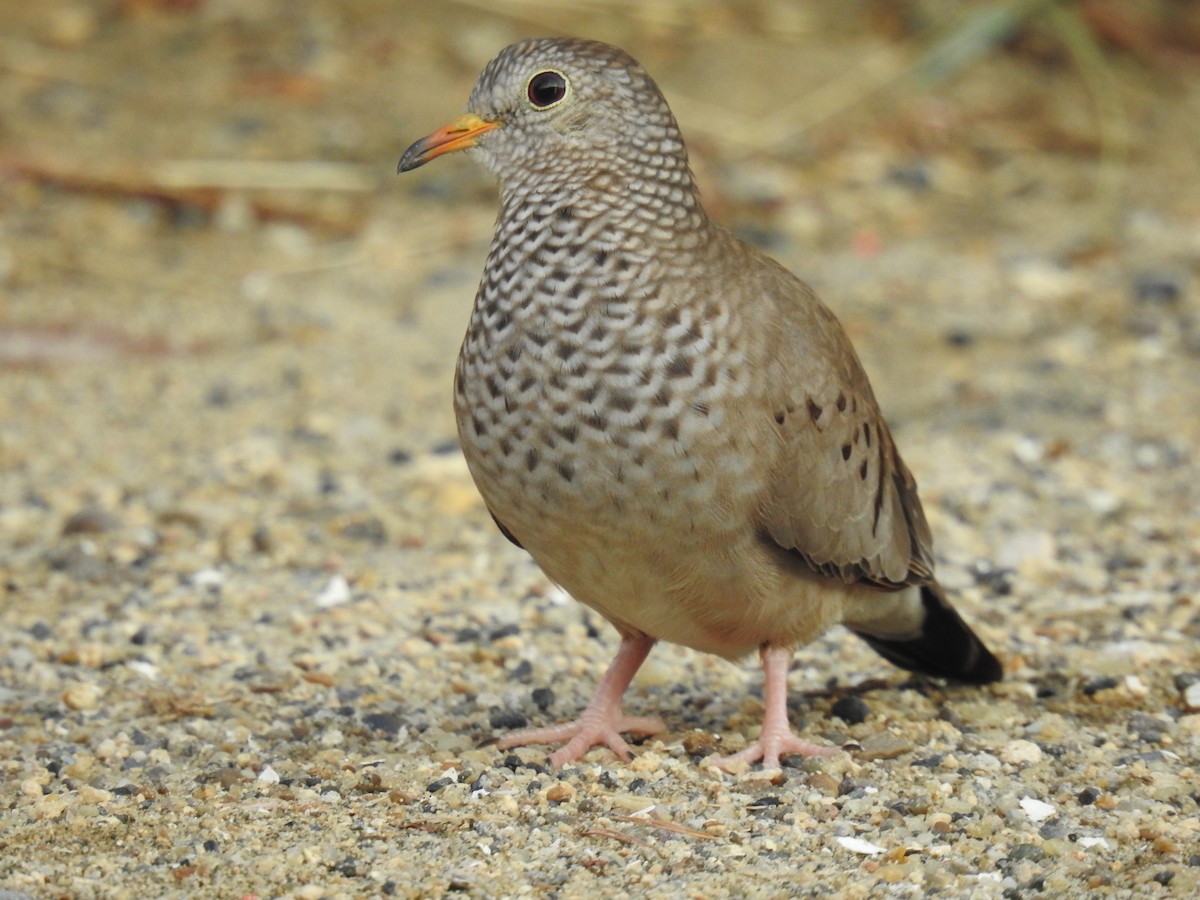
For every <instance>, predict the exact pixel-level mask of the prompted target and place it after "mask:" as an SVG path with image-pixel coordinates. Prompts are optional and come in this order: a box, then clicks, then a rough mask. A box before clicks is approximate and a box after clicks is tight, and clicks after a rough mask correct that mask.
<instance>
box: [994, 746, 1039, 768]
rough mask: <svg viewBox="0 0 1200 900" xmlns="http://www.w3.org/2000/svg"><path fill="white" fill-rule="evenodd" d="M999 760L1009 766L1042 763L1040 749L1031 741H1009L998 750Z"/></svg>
mask: <svg viewBox="0 0 1200 900" xmlns="http://www.w3.org/2000/svg"><path fill="white" fill-rule="evenodd" d="M1000 759H1001V761H1002V762H1006V763H1008V764H1009V765H1010V766H1032V765H1034V764H1035V763H1039V762H1041V761H1042V748H1041V747H1039V746H1038V745H1037V744H1035V743H1034V742H1033V741H1025V740H1017V741H1009V742H1008V743H1007V744H1005V745H1004V746H1003V747H1001V748H1000Z"/></svg>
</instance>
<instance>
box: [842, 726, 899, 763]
mask: <svg viewBox="0 0 1200 900" xmlns="http://www.w3.org/2000/svg"><path fill="white" fill-rule="evenodd" d="M860 748H861V749H859V750H857V751H856V752H855V756H857V757H858V758H860V759H863V760H878V759H895V758H896V757H897V756H901V755H903V754H905V753H908V752H909V751H910V750H912V749H913V743H912V740H911V739H909V738H907V737H905V736H903V735H898V734H892V733H891V732H890V731H881V732H876V733H875V734H871V735H868V736H867V737H866V738H864V739H863V740H862V741H861V742H860Z"/></svg>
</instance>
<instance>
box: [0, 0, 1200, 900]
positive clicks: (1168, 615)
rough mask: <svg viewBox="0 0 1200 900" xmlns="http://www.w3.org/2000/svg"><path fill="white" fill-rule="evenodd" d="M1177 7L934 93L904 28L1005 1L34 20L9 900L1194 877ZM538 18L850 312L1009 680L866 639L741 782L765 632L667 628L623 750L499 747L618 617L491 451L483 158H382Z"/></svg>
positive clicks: (2, 317)
mask: <svg viewBox="0 0 1200 900" xmlns="http://www.w3.org/2000/svg"><path fill="white" fill-rule="evenodd" d="M1167 5H1172V4H1167ZM1109 6H1112V4H1109ZM1174 6H1176V7H1178V15H1179V16H1180V17H1181V18H1180V19H1179V24H1178V27H1177V28H1176V27H1173V28H1171V29H1169V38H1170V39H1169V40H1168V39H1167V38H1163V37H1161V36H1158V37H1156V38H1155V39H1154V40H1153V41H1151V42H1150V43H1149V44H1145V42H1143V44H1142V45H1136V46H1133V47H1132V49H1131V48H1130V46H1117V44H1120V43H1121V42H1120V41H1116V40H1115V37H1114V36H1119V34H1120V33H1123V32H1120V30H1119V29H1118V30H1117V31H1116V32H1112V31H1111V29H1110V31H1109V32H1106V31H1105V30H1104V28H1102V27H1101V25H1102V24H1103V20H1102V18H1096V16H1097V15H1098V14H1097V13H1096V9H1100V10H1101V12H1103V9H1104V4H1098V3H1093V4H1090V5H1088V8H1089V9H1090V10H1091V15H1092V16H1093V18H1092V19H1090V20H1084V19H1070V18H1069V17H1068V19H1067V20H1063V19H1061V18H1060V19H1059V20H1057V21H1051V20H1049V19H1044V20H1041V21H1039V22H1037V23H1035V24H1034V25H1032V26H1030V28H1029V29H1027V31H1026V32H1025V33H1024V35H1023V37H1022V38H1021V39H1020V40H1019V41H1016V42H1014V43H1011V44H1010V45H1009V46H1007V47H1005V48H1001V49H997V50H995V51H994V52H991V53H986V54H983V55H982V56H980V57H979V58H977V59H974V60H973V61H971V62H970V63H969V64H967V65H966V66H965V67H964V68H962V69H961V70H959V71H957V73H955V74H953V75H950V74H946V75H945V76H944V77H940V78H936V79H933V80H929V79H924V80H923V79H921V78H915V77H906V73H908V74H909V75H911V73H913V71H914V68H915V70H916V71H917V72H918V73H920V72H925V73H928V72H934V73H938V72H943V71H944V70H943V69H939V68H938V67H937V66H935V65H933V63H931V62H930V57H928V56H924V55H923V54H924V53H925V52H926V50H927V48H929V47H930V46H933V45H934V44H935V43H936V34H930V33H927V32H919V33H918V32H916V31H914V29H915V28H916V27H917V26H919V25H921V24H922V23H925V22H928V23H941V27H942V28H943V29H945V28H947V27H948V24H947V23H954V22H961V21H964V20H963V19H962V18H961V17H962V16H963V15H965V14H966V13H968V12H969V11H970V10H972V9H978V8H979V7H978V6H977V5H976V6H967V5H963V4H958V3H937V4H933V3H931V4H928V5H926V4H915V5H912V6H905V7H902V6H901V5H900V4H894V5H893V4H888V3H874V4H867V3H862V4H858V3H852V4H842V5H838V11H837V12H824V13H822V12H819V10H820V9H821V5H820V4H815V3H813V4H794V3H785V2H782V0H780V2H774V3H771V2H746V3H740V4H734V5H725V4H707V5H699V4H688V3H683V2H680V3H672V4H655V5H653V6H652V7H647V8H646V9H645V10H643V11H642V12H641V13H638V14H637V15H634V16H632V17H631V15H630V14H629V12H628V9H627V8H626V7H625V6H624V5H621V4H616V3H604V4H595V5H594V6H592V7H585V8H582V9H578V8H575V9H561V8H557V7H555V6H552V5H550V4H545V3H539V2H533V0H530V2H522V3H517V2H509V3H505V4H501V6H500V7H487V6H485V5H484V4H475V3H465V2H464V3H447V4H436V5H435V4H416V3H410V2H387V3H385V2H383V0H373V2H366V0H364V2H358V3H355V4H351V5H340V4H334V3H332V2H326V0H314V2H308V3H303V4H287V3H284V2H282V0H253V2H244V3H234V2H218V0H209V2H203V0H201V2H195V3H166V2H154V0H143V2H138V0H130V2H123V3H91V4H89V3H54V4H41V5H37V4H24V3H21V4H18V3H15V2H3V3H0V18H3V20H4V21H5V23H6V24H5V28H4V30H3V34H0V185H2V190H0V598H2V599H0V898H3V900H17V898H25V897H35V898H41V897H139V898H140V897H168V896H214V897H217V896H219V897H241V896H258V897H282V896H289V897H300V898H321V897H331V898H332V897H339V898H340V897H363V896H402V897H428V896H440V895H443V894H447V893H451V892H455V893H460V894H465V895H466V896H477V897H498V896H547V897H577V896H606V895H616V894H627V893H633V892H636V893H637V894H638V895H641V896H649V897H676V896H678V897H720V896H740V897H788V896H818V895H820V896H838V897H872V896H901V897H910V896H932V895H937V896H947V897H966V896H971V897H1001V896H1003V897H1024V896H1035V895H1038V894H1039V893H1041V894H1043V895H1051V894H1052V895H1055V896H1126V897H1132V896H1138V897H1141V896H1146V895H1151V896H1157V895H1162V896H1178V897H1186V896H1195V895H1196V893H1197V892H1198V891H1200V805H1198V804H1200V783H1198V781H1197V777H1196V766H1197V763H1198V757H1200V651H1198V650H1197V638H1198V636H1200V522H1198V518H1197V515H1196V511H1197V509H1198V508H1200V486H1198V485H1200V477H1198V476H1200V467H1198V465H1197V455H1196V454H1197V451H1196V447H1197V445H1198V442H1200V415H1198V414H1197V407H1198V405H1200V301H1198V300H1197V273H1200V178H1198V177H1197V176H1198V174H1200V167H1198V166H1197V165H1196V157H1195V148H1196V147H1197V146H1200V133H1198V132H1200V126H1198V123H1200V77H1198V76H1200V57H1198V56H1197V55H1196V53H1195V49H1194V48H1195V47H1196V46H1197V45H1198V44H1200V42H1197V41H1195V40H1194V38H1195V32H1192V31H1188V30H1187V29H1188V27H1192V26H1191V25H1189V24H1188V22H1190V21H1191V20H1186V19H1185V18H1184V16H1185V13H1186V12H1187V8H1186V7H1185V6H1184V5H1182V4H1174ZM347 7H352V8H347ZM1148 7H1154V8H1157V7H1156V6H1155V4H1143V5H1142V7H1141V8H1143V9H1145V8H1148ZM435 10H436V11H437V14H436V15H435V14H433V13H434V11H435ZM905 10H907V13H905V15H901V13H902V12H904V11H905ZM618 13H620V15H618ZM906 16H907V17H906ZM1085 22H1088V23H1090V24H1087V25H1085V26H1083V27H1082V31H1081V30H1080V26H1081V23H1085ZM1071 23H1074V26H1072V24H1071ZM1185 26H1186V27H1185ZM1089 29H1090V30H1089ZM542 33H576V34H585V35H588V36H592V37H598V38H602V39H607V40H610V41H612V42H615V43H620V44H622V45H623V46H625V47H626V48H627V49H629V50H630V51H631V52H633V53H634V55H636V56H638V57H639V58H641V59H642V61H643V62H644V63H645V64H646V65H647V67H648V68H650V70H651V71H652V72H653V73H654V74H655V75H656V76H657V78H658V79H659V81H660V83H661V85H662V87H663V89H664V91H665V93H666V94H667V96H668V98H669V99H670V100H671V102H672V103H673V105H674V108H675V110H676V112H677V114H678V117H679V119H680V121H681V124H682V126H683V128H684V131H685V134H686V135H687V136H688V137H689V139H690V146H691V149H692V154H693V161H694V165H695V168H696V170H697V174H698V177H699V178H700V180H701V183H702V186H703V190H704V193H705V196H706V198H707V201H708V204H709V206H710V208H711V209H712V210H713V211H714V213H715V214H716V215H718V216H719V217H720V218H721V219H722V220H724V221H725V222H727V223H728V224H730V225H731V226H732V227H734V228H735V229H737V230H738V231H739V232H740V233H741V234H743V236H745V237H747V238H748V239H751V240H754V241H756V242H758V243H760V244H762V245H764V246H765V247H767V249H768V250H769V251H770V252H771V253H773V254H774V255H775V256H777V257H778V258H779V259H781V260H782V261H783V262H785V263H786V264H787V265H789V266H790V267H792V268H793V269H794V270H795V271H797V272H798V273H800V274H801V275H803V276H804V277H805V278H807V279H809V280H810V281H811V282H812V283H813V284H814V285H816V286H817V288H818V290H819V291H820V292H821V293H822V295H823V296H824V297H825V298H826V300H827V301H828V302H829V303H830V305H832V306H833V307H834V308H835V309H836V310H837V311H838V313H839V315H840V316H841V317H842V319H843V321H844V322H845V323H846V325H847V327H848V328H849V329H850V331H851V332H852V334H853V335H854V337H855V340H856V342H857V344H858V346H859V348H860V351H861V355H862V356H863V358H864V360H865V362H866V364H867V367H868V369H869V370H870V372H871V373H872V376H873V379H874V383H875V386H876V390H877V393H878V394H879V396H880V398H881V401H882V403H883V406H884V408H885V410H886V411H887V413H888V416H889V419H890V420H891V422H892V424H893V425H894V428H895V432H896V436H897V440H898V442H899V444H900V446H901V447H902V449H903V451H904V454H905V457H906V459H907V461H908V463H909V465H910V467H911V468H912V469H913V470H914V471H915V473H916V475H917V477H918V479H919V481H920V483H921V486H922V494H923V497H924V500H925V505H926V509H927V511H928V513H929V516H930V519H931V523H932V525H933V529H934V533H935V536H936V541H937V552H938V560H939V567H940V573H941V575H942V579H943V581H944V583H945V584H946V585H947V587H948V588H949V589H950V590H951V591H952V592H953V593H954V595H955V596H956V598H957V601H956V602H957V603H958V605H959V607H960V608H961V609H962V610H963V611H964V613H965V614H966V615H967V616H968V618H970V619H971V620H972V621H973V622H975V623H977V624H978V628H979V630H980V632H981V633H982V634H983V635H985V636H986V638H987V640H988V641H989V643H990V644H991V645H992V646H993V647H994V648H995V649H996V650H997V652H998V653H999V654H1000V656H1001V657H1002V658H1003V660H1004V663H1005V666H1006V671H1007V677H1006V680H1005V681H1004V682H1002V683H1000V684H998V685H995V686H991V687H988V688H985V689H967V688H960V687H948V686H945V685H941V684H937V683H931V682H926V681H914V680H910V679H909V678H908V677H906V676H905V675H904V674H903V673H901V672H899V671H897V670H895V669H893V668H891V667H889V666H888V665H887V664H886V663H884V662H883V661H882V660H881V659H879V658H878V657H876V656H875V655H874V654H872V653H871V651H870V650H869V649H868V648H866V647H865V645H863V644H862V643H861V642H859V641H857V640H856V639H855V638H853V637H852V636H851V635H848V634H846V633H844V632H841V631H835V632H832V633H830V634H829V635H828V636H827V637H825V638H824V639H822V640H821V641H819V642H818V643H816V644H814V645H812V646H810V647H807V648H805V649H803V650H802V651H800V653H799V654H798V656H797V665H796V670H795V671H794V672H793V674H792V679H791V684H792V691H793V696H792V716H793V720H794V721H795V722H796V723H797V724H798V725H800V726H801V728H802V731H803V733H804V734H805V735H806V736H807V737H809V738H811V739H812V740H815V741H820V742H824V743H828V744H831V745H836V746H840V747H842V748H844V752H842V753H841V754H839V755H838V756H836V757H834V758H832V759H829V760H815V761H809V762H803V763H801V762H800V761H795V763H796V764H795V765H794V766H789V767H787V768H785V769H784V770H783V772H782V774H781V775H779V776H778V777H772V776H770V775H769V774H763V773H760V772H757V771H753V770H752V771H748V772H746V773H744V774H741V775H738V776H730V775H723V774H720V773H718V772H716V771H715V770H714V769H712V768H711V767H706V766H705V764H704V760H705V757H706V756H707V755H709V754H710V753H712V752H714V751H717V750H728V749H736V748H738V747H740V746H741V745H742V744H743V743H744V742H745V741H746V740H747V738H748V737H751V736H753V730H754V729H755V728H756V727H757V724H758V721H759V716H760V712H761V679H760V676H759V675H758V673H757V671H756V667H755V665H753V662H752V661H748V662H747V663H746V664H744V665H742V666H735V665H731V664H728V663H725V662H723V661H720V660H717V659H713V658H709V657H705V656H702V655H699V654H696V653H692V652H690V651H686V650H681V649H679V648H674V647H666V646H664V647H660V648H658V649H657V650H656V652H655V654H654V656H653V657H652V659H651V661H650V663H649V664H648V665H647V667H646V669H645V671H644V672H643V674H642V675H641V676H640V677H639V679H638V680H637V681H636V682H635V684H634V687H633V689H632V690H631V693H630V696H629V701H628V706H629V709H630V711H632V712H639V713H652V712H660V713H661V714H662V715H663V716H664V717H665V719H666V722H667V724H668V726H669V728H670V731H669V733H668V734H666V735H663V736H661V737H659V738H656V739H652V740H648V741H646V742H644V743H643V744H642V745H641V746H640V747H638V753H637V756H636V758H635V759H634V760H633V761H632V762H629V763H624V762H621V761H619V760H616V759H614V758H613V756H612V755H611V754H609V753H607V752H606V751H601V750H595V751H593V752H592V753H590V754H589V755H588V757H587V758H586V759H585V760H584V761H583V762H581V763H580V764H578V765H573V766H571V767H568V768H567V769H565V770H563V771H558V772H551V771H547V770H546V768H545V767H544V765H543V762H544V751H542V750H541V749H539V748H529V749H521V750H519V751H516V752H515V753H506V752H500V751H497V750H496V749H495V748H494V747H493V746H492V745H491V743H490V741H491V740H492V739H493V738H494V737H495V736H496V735H498V734H502V733H504V732H505V731H506V730H508V729H510V728H512V727H514V726H518V725H520V724H523V723H526V722H528V723H546V722H551V721H558V720H562V719H565V718H567V717H569V716H570V715H572V714H573V713H574V712H575V711H577V710H578V709H579V708H580V707H581V705H582V704H583V703H584V702H586V699H587V696H588V694H589V693H590V690H591V688H592V686H593V684H594V681H595V678H596V677H597V676H598V674H599V672H600V671H601V670H602V668H603V666H604V664H605V663H606V662H607V659H608V658H609V656H610V654H611V653H612V651H613V649H614V647H615V636H614V635H613V633H612V632H611V630H610V629H609V628H608V627H607V626H606V625H605V623H604V622H602V621H600V620H598V619H597V618H596V617H595V616H594V615H592V614H589V613H588V612H587V611H586V610H584V609H582V608H580V607H578V606H577V605H575V604H574V603H573V602H571V601H570V600H569V598H566V597H565V596H563V595H562V594H561V592H559V591H558V590H557V589H556V588H555V587H554V586H553V585H551V584H549V583H548V582H547V581H546V580H545V579H544V578H543V577H542V576H541V574H540V573H539V572H538V571H537V570H536V568H535V567H534V566H533V565H532V563H531V562H530V561H529V559H528V558H527V557H525V556H524V555H523V554H522V553H521V552H520V551H518V550H516V549H515V548H513V547H512V546H511V545H509V544H508V543H507V542H506V541H505V540H504V539H503V538H502V537H501V536H500V535H499V534H498V533H497V532H496V530H495V529H494V527H493V526H492V524H491V522H490V521H489V519H488V517H487V513H486V511H485V510H484V509H483V507H482V505H481V503H480V502H479V501H478V499H477V497H476V494H475V491H474V489H473V487H472V485H471V483H470V479H469V476H468V475H467V472H466V468H465V465H464V464H463V462H462V458H461V456H460V454H459V451H458V449H457V444H456V442H455V438H454V425H453V421H452V416H451V412H450V404H449V395H450V378H451V372H452V366H453V361H454V356H455V353H456V351H457V344H458V341H459V339H460V337H461V332H462V328H463V326H464V323H465V321H466V316H467V313H468V310H469V305H470V302H471V298H472V296H473V292H474V286H475V282H476V279H477V278H478V273H479V269H480V266H481V263H482V259H483V255H484V253H485V250H486V246H487V241H488V239H489V237H490V225H491V220H492V217H493V215H494V210H495V196H494V188H493V187H492V185H491V184H490V182H489V181H488V179H487V177H486V176H485V175H483V174H482V173H481V172H478V171H477V170H476V169H475V168H474V167H473V166H472V165H471V164H470V162H469V161H467V160H465V159H447V160H442V161H439V162H438V164H437V165H435V166H430V167H428V168H426V169H422V170H421V171H420V172H418V173H415V174H413V175H409V176H406V177H405V178H404V179H397V178H395V177H394V176H393V175H392V171H393V169H394V166H395V160H396V159H397V158H398V156H399V153H400V152H401V151H402V150H403V148H404V147H405V146H407V144H408V143H409V142H410V141H411V140H413V139H415V138H416V137H418V136H420V135H422V134H425V133H426V132H428V131H430V130H432V129H433V128H434V127H436V126H437V125H440V124H441V123H442V122H444V121H445V120H447V119H448V118H450V117H451V116H452V115H455V114H457V113H458V112H459V111H460V109H461V107H462V105H463V103H464V102H465V98H466V94H467V92H468V91H469V89H470V86H471V84H472V82H473V81H474V77H475V75H476V73H477V72H478V70H479V69H480V68H481V67H482V65H483V63H484V62H486V60H487V59H489V58H490V57H491V56H492V55H493V54H494V52H495V51H496V50H498V49H499V48H500V47H501V46H503V45H504V44H506V43H508V42H509V41H511V40H514V39H517V38H520V37H526V36H531V35H535V34H542ZM943 33H945V32H944V31H943ZM1080 34H1084V35H1085V36H1086V35H1088V34H1091V35H1092V36H1093V37H1097V36H1099V37H1100V38H1103V39H1100V40H1098V43H1095V44H1092V45H1090V46H1091V49H1092V50H1093V51H1095V54H1093V55H1089V54H1088V52H1087V50H1088V45H1086V41H1085V46H1084V50H1083V51H1081V52H1080V54H1079V55H1076V56H1072V55H1071V53H1070V52H1068V50H1067V49H1065V48H1066V47H1067V46H1068V44H1069V41H1068V37H1070V36H1074V38H1076V39H1077V38H1078V37H1079V35H1080ZM1106 34H1107V35H1108V37H1107V38H1104V35H1106ZM1189 35H1191V37H1189ZM1189 41H1190V42H1191V43H1189ZM1125 43H1126V44H1128V42H1125ZM1135 44H1136V42H1135ZM938 59H939V58H937V57H935V58H934V62H936V61H937V60H938ZM1089 60H1090V62H1089ZM197 161H203V164H200V163H198V162H197ZM214 163H215V164H214Z"/></svg>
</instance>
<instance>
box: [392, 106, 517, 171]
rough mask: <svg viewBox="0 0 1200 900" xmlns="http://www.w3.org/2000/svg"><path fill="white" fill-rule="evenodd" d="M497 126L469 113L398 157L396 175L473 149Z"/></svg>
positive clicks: (497, 124)
mask: <svg viewBox="0 0 1200 900" xmlns="http://www.w3.org/2000/svg"><path fill="white" fill-rule="evenodd" d="M499 125H500V123H499V122H489V121H487V120H486V119H481V118H479V116H476V115H473V114H471V113H467V114H466V115H462V116H459V117H458V118H457V119H455V120H454V121H452V122H447V123H446V124H445V125H443V126H442V127H441V128H439V129H438V130H437V131H435V132H434V133H433V134H427V135H426V136H425V137H423V138H421V139H420V140H419V141H417V142H416V143H415V144H413V145H412V146H411V147H409V148H408V149H407V150H405V151H404V155H403V156H401V157H400V165H398V166H397V167H396V173H397V174H399V173H400V172H409V171H411V170H413V169H416V168H418V167H419V166H423V165H425V163H427V162H429V161H430V160H431V159H436V158H437V157H439V156H441V155H443V154H445V153H454V152H455V151H456V150H466V149H467V148H468V147H474V146H475V142H476V141H477V140H479V136H480V135H481V134H486V133H487V132H489V131H491V130H492V129H493V128H497V127H499Z"/></svg>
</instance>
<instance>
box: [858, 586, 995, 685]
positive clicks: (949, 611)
mask: <svg viewBox="0 0 1200 900" xmlns="http://www.w3.org/2000/svg"><path fill="white" fill-rule="evenodd" d="M921 602H922V603H923V604H924V606H925V621H924V623H923V624H922V626H921V633H920V635H918V636H917V637H915V638H910V639H908V640H891V639H888V638H881V637H876V636H875V635H871V634H865V633H864V632H861V631H856V632H855V633H856V634H857V635H858V636H859V637H861V638H862V639H863V640H865V641H866V642H867V643H868V644H870V645H871V647H872V648H873V649H874V650H875V651H876V652H877V653H878V654H879V655H880V656H882V657H883V658H884V659H886V660H887V661H888V662H890V663H894V664H895V665H897V666H900V668H902V669H908V670H909V671H912V672H921V673H923V674H925V675H935V676H937V677H939V678H951V679H954V680H955V681H965V682H969V683H971V684H987V683H988V682H991V681H999V680H1000V679H1001V678H1002V677H1003V676H1004V669H1003V667H1002V666H1001V665H1000V660H998V659H996V657H995V656H993V655H992V651H990V650H989V649H988V648H987V647H985V646H984V644H983V641H981V640H980V639H979V637H978V636H977V635H976V634H975V632H973V631H972V630H971V628H970V626H969V625H967V623H966V622H964V621H963V619H962V616H960V615H959V614H958V613H957V612H955V610H954V607H952V606H951V605H950V604H949V603H948V602H947V601H946V598H945V597H944V596H943V595H942V592H941V588H939V587H938V586H937V585H936V584H931V585H922V586H921Z"/></svg>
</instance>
